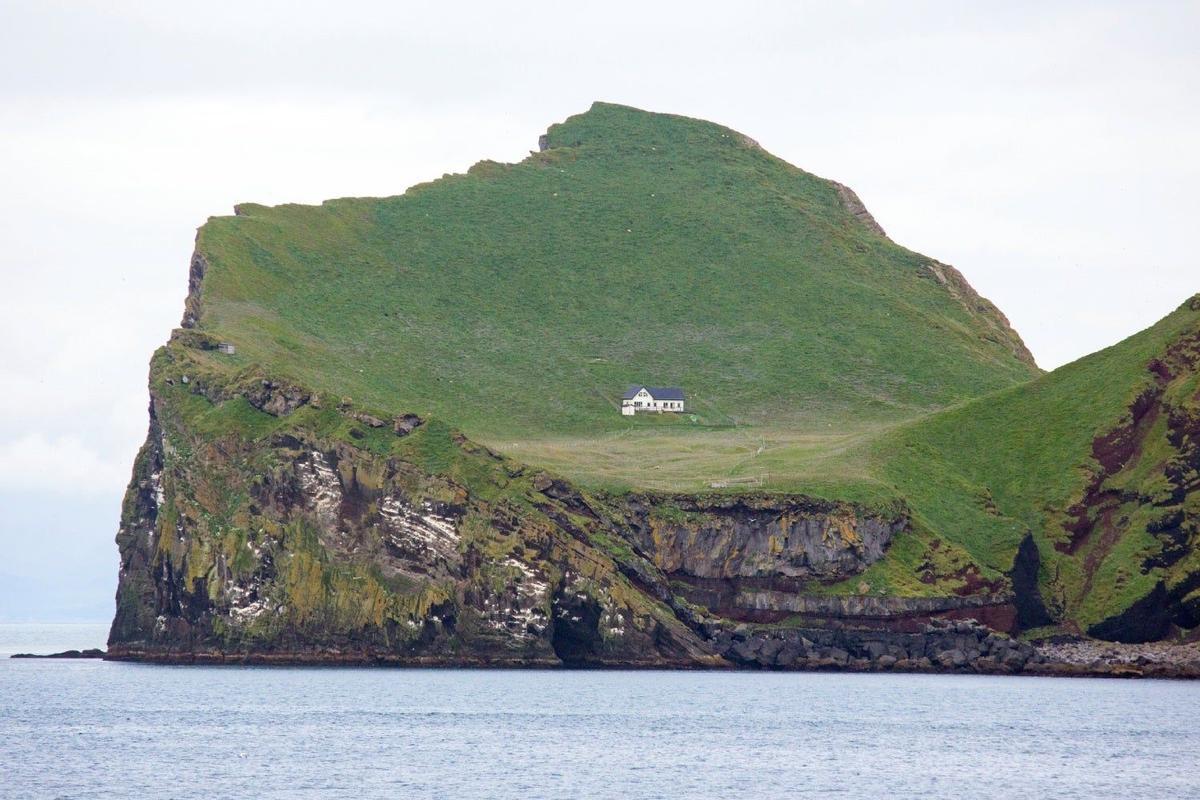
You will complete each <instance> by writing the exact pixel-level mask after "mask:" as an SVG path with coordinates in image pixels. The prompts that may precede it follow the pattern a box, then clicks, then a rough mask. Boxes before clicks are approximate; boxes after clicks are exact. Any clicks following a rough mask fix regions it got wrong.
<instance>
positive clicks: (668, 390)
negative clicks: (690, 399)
mask: <svg viewBox="0 0 1200 800" xmlns="http://www.w3.org/2000/svg"><path fill="white" fill-rule="evenodd" d="M683 410H684V398H683V389H676V388H674V387H671V386H630V387H629V388H628V389H626V390H625V394H623V395H621V413H622V414H624V415H625V416H627V417H628V416H632V415H634V414H636V413H638V412H639V411H654V412H657V413H659V414H661V413H662V412H664V411H677V412H678V411H683Z"/></svg>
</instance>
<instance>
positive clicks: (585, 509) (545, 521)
mask: <svg viewBox="0 0 1200 800" xmlns="http://www.w3.org/2000/svg"><path fill="white" fill-rule="evenodd" d="M215 344H216V343H215V342H214V341H213V340H211V338H210V337H208V336H207V335H206V334H204V333H202V332H200V331H197V330H180V331H178V332H177V333H176V335H175V336H174V337H173V339H172V341H171V342H170V343H169V344H168V345H167V346H165V347H164V348H162V349H161V350H160V351H159V352H158V353H157V354H156V355H155V357H154V360H153V363H152V366H151V404H150V426H149V432H148V435H147V440H146V443H145V445H144V446H143V448H142V450H141V452H140V453H139V455H138V459H137V462H136V465H135V469H134V476H133V480H132V481H131V483H130V486H129V490H128V492H127V495H126V498H125V503H124V508H123V513H122V521H121V527H120V530H119V532H118V535H117V542H118V545H119V547H120V551H121V571H120V581H119V586H118V593H117V614H116V618H115V619H114V622H113V626H112V632H111V636H110V649H109V655H110V657H116V658H132V659H150V660H200V661H204V660H211V661H227V660H250V661H262V662H302V663H303V662H314V663H318V662H319V663H326V662H349V663H363V662H371V663H380V662H382V663H403V664H488V665H504V664H510V665H516V664H520V665H559V664H566V665H629V666H720V665H729V664H732V663H739V662H738V661H737V659H736V658H734V659H733V660H732V661H731V657H730V655H729V650H730V647H731V646H732V645H731V644H730V642H729V641H727V640H726V639H723V638H722V632H723V631H727V630H729V629H730V628H731V627H732V626H734V625H736V620H737V619H744V618H752V617H753V616H754V615H753V614H750V613H748V612H749V611H751V610H753V609H758V610H759V611H762V610H764V609H766V610H769V611H773V612H775V613H774V618H775V619H782V618H784V617H787V616H789V615H791V614H794V613H805V614H809V615H812V614H814V613H815V614H819V615H821V616H823V617H826V618H837V619H840V620H842V621H843V622H845V621H848V620H849V621H853V620H855V619H861V620H877V619H880V618H883V617H897V618H902V619H907V620H917V621H919V620H922V619H928V618H929V617H931V616H936V615H938V614H941V613H946V612H956V611H958V610H961V608H963V607H965V606H968V605H969V604H970V603H968V602H965V601H964V600H963V598H946V599H944V600H943V601H941V602H932V603H931V602H924V603H915V604H913V603H911V602H910V603H908V604H907V605H906V604H905V603H904V602H897V601H895V600H894V599H889V598H879V597H875V598H865V599H862V600H860V601H854V599H853V598H829V597H820V596H818V595H814V594H813V592H814V591H815V592H818V593H819V592H820V591H821V587H822V586H824V585H827V584H828V583H830V582H832V581H837V580H842V579H845V578H847V577H849V576H853V575H856V574H858V573H859V572H861V571H863V570H864V569H866V568H867V567H868V566H869V565H870V564H872V563H873V562H875V561H877V560H878V559H880V558H881V557H882V556H883V554H884V552H885V550H886V549H887V548H888V547H889V545H890V543H891V542H892V540H893V538H894V537H896V536H900V535H903V534H904V532H905V531H906V528H907V524H908V523H907V518H906V516H905V514H904V513H903V511H902V510H897V511H896V512H895V513H892V514H887V513H883V512H880V511H873V510H868V509H865V508H861V507H858V506H855V505H853V504H849V503H833V502H828V501H823V500H817V499H813V498H806V497H798V496H767V495H763V496H738V497H734V496H730V495H722V494H713V495H710V496H703V497H701V496H686V497H684V496H655V495H646V494H629V495H597V494H589V493H584V492H581V491H579V490H577V489H576V488H575V487H573V486H571V485H570V484H568V483H566V482H563V481H561V480H557V479H555V478H553V477H552V476H549V475H546V474H545V473H542V472H539V471H536V470H530V469H528V468H526V467H524V466H522V465H520V464H517V463H515V462H512V461H510V460H508V459H505V458H502V457H500V456H498V455H496V454H495V453H493V452H491V451H489V450H487V449H486V448H483V447H481V446H478V445H476V444H474V443H472V442H470V441H468V440H467V439H465V438H464V437H462V436H461V435H458V434H456V433H454V432H453V431H452V430H450V429H448V428H447V427H445V426H444V425H442V424H441V423H439V422H438V421H436V420H425V419H421V418H418V417H416V416H414V415H403V416H401V417H397V418H387V417H385V416H383V415H380V414H376V413H373V412H372V411H371V410H370V409H362V408H358V407H356V406H355V405H354V404H353V403H351V402H349V401H338V402H332V401H330V400H328V399H326V398H324V397H322V396H320V395H319V394H318V393H315V392H311V391H309V390H307V389H305V388H304V387H302V386H300V385H298V384H296V383H295V382H293V381H289V380H286V379H281V378H278V377H267V376H265V375H263V374H261V372H260V371H258V370H257V369H256V368H254V367H253V366H252V365H240V366H239V365H237V364H236V360H235V359H233V358H231V357H230V356H229V355H228V354H225V353H222V352H221V351H220V350H219V349H217V348H216V346H215ZM764 598H765V599H764ZM831 601H833V602H831ZM972 602H973V601H972ZM739 609H741V612H739ZM742 612H746V613H742ZM759 616H760V617H762V615H761V614H760V615H759ZM767 616H770V615H767Z"/></svg>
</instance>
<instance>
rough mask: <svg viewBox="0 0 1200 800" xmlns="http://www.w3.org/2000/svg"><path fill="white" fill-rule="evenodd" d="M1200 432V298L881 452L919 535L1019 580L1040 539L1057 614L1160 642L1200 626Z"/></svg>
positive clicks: (908, 429)
mask: <svg viewBox="0 0 1200 800" xmlns="http://www.w3.org/2000/svg"><path fill="white" fill-rule="evenodd" d="M1198 422H1200V296H1198V297H1197V298H1193V299H1192V300H1190V301H1189V302H1188V303H1185V304H1184V305H1183V306H1181V307H1180V308H1179V309H1178V310H1177V311H1176V312H1175V313H1173V314H1171V315H1170V316H1168V317H1166V318H1165V319H1163V320H1162V321H1161V322H1159V323H1158V324H1156V325H1155V326H1153V327H1152V328H1149V329H1147V330H1145V331H1143V332H1141V333H1139V334H1137V335H1135V336H1132V337H1130V338H1129V339H1127V340H1125V341H1123V342H1121V343H1120V344H1117V345H1114V346H1113V347H1110V348H1108V349H1106V350H1103V351H1101V352H1099V353H1095V354H1093V355H1090V356H1088V357H1086V358H1083V359H1080V360H1079V361H1077V362H1075V363H1073V364H1070V365H1067V366H1065V367H1062V368H1061V369H1058V370H1055V371H1054V372H1052V373H1050V374H1047V375H1045V376H1043V377H1041V378H1039V379H1037V380H1035V381H1033V382H1031V383H1027V384H1024V385H1022V386H1018V387H1015V388H1012V389H1008V390H1004V391H1001V392H998V393H996V394H993V395H989V396H987V397H984V398H980V399H978V400H975V401H972V402H969V403H966V404H963V405H961V406H959V407H957V408H954V409H951V410H948V411H945V412H941V413H938V414H935V415H932V416H930V417H928V418H926V419H923V420H921V421H919V422H916V423H913V424H911V425H907V426H904V427H903V428H901V429H898V430H896V431H893V432H891V433H890V434H888V435H885V436H883V437H881V438H880V439H879V440H878V441H877V442H875V443H873V445H872V449H873V450H874V453H875V457H874V463H875V464H876V466H875V469H876V470H877V471H878V474H879V475H880V476H881V477H882V478H884V479H885V480H887V481H888V482H890V483H892V484H893V485H894V486H895V487H896V488H897V491H898V492H899V493H900V494H901V495H902V496H903V497H904V498H905V499H906V501H907V502H908V503H909V505H910V507H911V508H912V509H913V510H914V513H915V516H916V521H917V522H918V524H919V525H920V526H921V527H922V528H924V529H925V530H927V531H930V532H933V533H935V534H936V535H940V536H943V537H945V538H946V539H947V540H948V541H950V542H953V543H955V544H957V545H959V546H961V547H963V548H964V549H965V550H967V551H968V552H969V553H970V555H971V556H972V557H973V559H974V560H976V561H977V562H978V563H979V564H980V565H981V566H982V567H983V568H984V570H985V572H986V571H988V570H991V571H993V572H995V573H999V572H1003V571H1007V570H1008V569H1009V568H1010V567H1011V566H1012V564H1013V561H1014V557H1015V556H1016V554H1017V550H1018V546H1019V545H1020V543H1021V541H1022V539H1023V538H1024V537H1025V536H1026V534H1031V535H1032V542H1033V543H1034V544H1036V546H1037V550H1038V552H1039V553H1040V556H1041V559H1040V560H1041V565H1040V570H1039V574H1040V581H1039V584H1040V593H1041V596H1042V597H1041V599H1042V601H1043V602H1044V604H1045V606H1046V607H1047V611H1048V612H1049V616H1052V617H1054V618H1060V619H1061V620H1062V621H1063V623H1064V624H1065V625H1066V626H1067V627H1068V628H1074V629H1078V630H1090V631H1091V632H1092V633H1093V634H1097V635H1104V636H1108V637H1113V638H1124V639H1131V640H1139V639H1152V638H1158V637H1160V636H1162V635H1164V634H1165V633H1166V631H1167V630H1168V627H1169V625H1170V624H1171V623H1176V624H1180V625H1183V626H1186V627H1191V626H1193V625H1195V624H1196V621H1198V619H1200V617H1197V614H1196V612H1197V610H1200V603H1198V602H1197V600H1198V599H1200V598H1198V597H1197V596H1196V593H1195V589H1196V588H1197V587H1198V586H1200V559H1198V558H1197V547H1198V546H1200V492H1197V491H1196V490H1197V488H1200V476H1198V472H1197V471H1198V469H1200V424H1198ZM898 555H899V554H896V555H894V556H893V559H892V561H893V562H895V560H896V557H897V556H898ZM913 568H914V565H913V564H907V565H904V566H903V567H899V566H898V565H897V564H896V563H892V564H890V565H885V564H879V565H877V567H876V572H878V573H880V574H881V575H882V574H885V573H887V572H888V570H889V569H895V570H896V572H897V573H899V574H911V572H912V570H913ZM1138 603H1142V605H1141V606H1137V604H1138ZM1134 606H1137V607H1136V608H1135V609H1134V612H1133V613H1132V614H1130V615H1128V616H1127V617H1124V618H1123V617H1122V614H1124V613H1125V612H1127V611H1128V610H1129V609H1130V608H1131V607H1134ZM1035 616H1036V615H1035Z"/></svg>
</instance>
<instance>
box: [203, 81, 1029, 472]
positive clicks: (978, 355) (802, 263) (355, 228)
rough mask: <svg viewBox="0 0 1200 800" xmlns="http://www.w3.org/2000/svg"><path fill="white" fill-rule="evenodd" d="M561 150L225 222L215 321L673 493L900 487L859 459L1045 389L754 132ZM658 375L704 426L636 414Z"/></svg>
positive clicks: (427, 405)
mask: <svg viewBox="0 0 1200 800" xmlns="http://www.w3.org/2000/svg"><path fill="white" fill-rule="evenodd" d="M545 145H546V149H544V150H543V151H542V152H538V153H536V154H533V155H531V156H530V157H529V158H527V159H526V160H524V161H522V162H521V163H519V164H511V165H510V164H498V163H493V162H482V163H480V164H477V165H476V166H475V167H473V168H472V169H471V170H470V172H469V173H468V174H466V175H455V176H447V177H445V178H443V179H441V180H438V181H435V182H433V183H430V184H425V185H421V186H417V187H414V188H412V189H410V190H409V191H408V192H407V193H406V194H404V195H402V196H398V197H391V198H384V199H344V200H334V201H329V202H326V203H324V204H322V205H321V206H319V207H313V206H279V207H274V208H266V207H263V206H257V205H244V206H240V207H239V208H238V214H237V216H235V217H222V218H215V219H212V220H210V221H209V222H208V223H207V224H206V225H205V226H204V227H203V228H202V229H201V230H200V233H199V237H198V243H197V249H198V253H199V254H200V255H201V256H202V258H203V259H204V260H205V261H206V262H207V274H206V276H205V279H204V281H203V284H202V289H201V295H200V297H199V298H194V300H193V303H194V302H195V300H198V304H199V305H198V307H199V309H200V314H199V323H198V325H199V327H200V328H202V329H204V330H207V331H209V332H211V333H213V334H214V335H216V336H218V337H220V338H221V339H223V340H226V341H229V342H232V343H234V344H235V345H236V346H237V355H236V356H234V357H233V360H234V362H235V363H257V364H262V365H267V366H269V368H270V370H272V371H273V372H275V373H277V374H281V375H288V376H291V377H294V378H295V379H297V380H300V381H302V382H304V383H306V384H307V385H311V386H313V387H315V388H317V389H319V390H322V391H325V392H329V393H332V394H334V395H335V396H339V397H340V396H350V397H352V398H353V399H354V400H355V401H356V402H363V403H366V404H368V405H371V406H374V407H379V408H382V409H387V410H392V411H396V412H401V411H412V412H416V413H421V414H430V415H434V416H437V417H440V418H442V419H445V420H447V421H449V422H450V423H452V424H454V425H456V426H458V427H460V428H461V429H462V430H464V431H465V432H466V433H468V434H469V435H471V436H473V437H475V438H477V439H479V440H482V441H484V442H487V443H488V444H490V445H492V446H493V447H496V448H498V449H501V450H504V451H506V452H508V453H509V454H511V455H513V456H514V457H517V458H519V459H522V460H525V461H529V462H532V463H538V464H544V465H548V466H551V467H552V468H554V469H556V470H558V471H560V472H562V473H563V474H566V475H568V476H570V477H573V478H576V479H579V480H582V481H584V482H589V483H593V484H604V485H643V486H652V487H655V488H673V489H690V488H695V487H698V486H703V485H704V484H705V483H706V482H710V481H712V480H715V479H719V478H723V477H727V476H730V475H733V476H737V475H752V474H762V473H767V474H769V476H770V481H771V483H772V485H776V486H784V485H789V486H794V485H803V486H807V487H810V488H811V487H817V488H821V487H824V486H831V487H832V486H835V485H839V484H858V485H860V486H861V487H867V488H866V489H862V488H860V489H859V490H856V491H870V487H875V488H876V489H879V484H878V482H876V481H875V480H874V479H873V478H872V476H871V475H870V474H869V472H868V471H867V470H865V469H864V468H863V465H862V464H860V463H858V462H857V461H855V460H854V459H848V458H846V457H845V454H846V453H848V452H851V451H852V450H853V449H854V448H855V447H856V446H857V445H859V444H860V443H861V442H862V441H864V440H866V439H869V438H870V437H872V436H874V435H876V434H877V433H878V432H879V431H880V430H883V429H885V428H886V427H888V426H890V425H893V424H895V423H896V422H899V421H903V420H907V419H912V418H914V417H917V416H920V415H923V414H927V413H929V412H930V411H933V410H936V409H938V408H942V407H945V406H948V405H952V404H955V403H959V402H961V401H963V400H966V399H969V398H972V397H976V396H979V395H982V394H984V393H987V392H990V391H993V390H997V389H1001V388H1004V387H1007V386H1011V385H1013V384H1016V383H1019V382H1023V381H1025V380H1028V379H1030V378H1031V377H1033V376H1035V375H1036V374H1037V373H1038V371H1037V369H1036V367H1035V366H1034V364H1033V361H1032V358H1031V357H1030V356H1029V354H1028V351H1026V350H1025V348H1024V346H1023V344H1022V343H1021V341H1020V339H1019V337H1018V336H1017V335H1016V333H1015V332H1013V331H1012V329H1011V328H1010V327H1009V326H1008V324H1007V322H1006V321H1005V319H1004V317H1003V315H1001V314H1000V313H999V311H997V310H996V309H995V308H994V306H992V305H991V304H990V303H988V302H987V301H986V300H983V299H982V298H980V297H978V295H976V294H975V293H974V292H973V291H972V290H971V288H970V287H969V286H968V285H967V284H966V283H965V281H963V280H962V278H961V276H959V275H958V274H957V273H956V272H955V271H954V270H953V269H951V268H949V267H946V266H945V265H941V264H938V263H936V262H933V261H931V259H929V258H927V257H925V256H921V255H919V254H917V253H913V252H911V251H909V250H906V249H904V248H902V247H899V246H897V245H896V244H894V243H893V242H891V241H890V240H888V239H887V238H886V237H884V236H883V235H881V234H880V233H879V232H877V231H876V230H875V229H873V227H872V226H871V225H869V224H865V223H864V222H863V221H862V220H861V219H859V218H858V217H856V216H855V214H854V213H852V211H853V210H852V209H851V208H848V206H847V202H846V199H845V198H846V197H847V192H846V191H845V190H844V189H843V188H841V187H839V186H838V185H837V184H834V183H832V182H830V181H827V180H823V179H820V178H817V177H815V176H813V175H810V174H808V173H806V172H803V171H802V170H799V169H797V168H795V167H793V166H791V165H789V164H786V163H784V162H783V161H780V160H779V159H777V158H775V157H773V156H771V155H770V154H768V153H766V152H764V151H763V150H762V149H761V148H759V147H758V146H757V145H755V144H754V143H753V142H751V141H750V140H748V139H747V138H746V137H744V136H742V135H741V134H738V133H736V132H734V131H731V130H728V129H726V128H723V127H720V126H718V125H713V124H710V123H707V122H701V121H697V120H691V119H685V118H681V117H675V116H668V115H661V114H651V113H646V112H642V111H638V110H634V109H631V108H626V107H621V106H615V105H608V104H599V103H598V104H596V105H595V106H593V107H592V109H591V110H589V111H588V112H587V113H584V114H581V115H579V116H576V117H572V118H571V119H569V120H567V121H566V122H564V123H562V124H559V125H555V126H553V127H552V128H551V129H550V131H549V133H548V135H547V137H546V141H545ZM638 382H645V383H651V384H656V385H679V386H682V387H683V388H684V389H685V390H686V391H687V392H688V395H689V399H690V401H691V404H692V408H693V412H694V413H693V414H691V415H689V416H687V417H684V418H654V419H650V418H645V417H641V418H637V419H632V420H631V419H629V418H622V417H621V416H620V415H619V414H618V413H617V410H616V406H615V403H616V401H617V398H618V397H619V396H620V393H621V391H622V390H623V389H624V388H625V386H626V384H629V383H638ZM831 491H832V490H831Z"/></svg>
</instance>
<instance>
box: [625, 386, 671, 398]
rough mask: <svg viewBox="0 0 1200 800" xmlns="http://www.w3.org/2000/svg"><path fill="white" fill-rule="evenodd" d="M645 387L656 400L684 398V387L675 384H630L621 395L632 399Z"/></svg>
mask: <svg viewBox="0 0 1200 800" xmlns="http://www.w3.org/2000/svg"><path fill="white" fill-rule="evenodd" d="M642 389H645V390H646V391H647V392H649V393H650V396H651V397H653V398H654V399H655V400H683V389H678V388H676V387H674V386H641V385H638V386H630V387H629V388H628V389H626V390H625V394H623V395H621V399H622V400H632V399H633V396H634V395H635V394H637V393H638V392H640V391H641V390H642Z"/></svg>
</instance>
